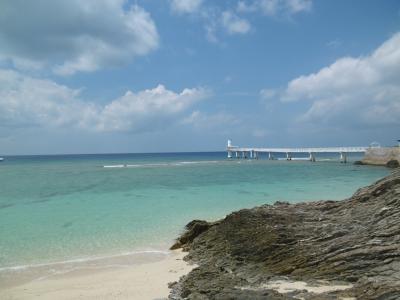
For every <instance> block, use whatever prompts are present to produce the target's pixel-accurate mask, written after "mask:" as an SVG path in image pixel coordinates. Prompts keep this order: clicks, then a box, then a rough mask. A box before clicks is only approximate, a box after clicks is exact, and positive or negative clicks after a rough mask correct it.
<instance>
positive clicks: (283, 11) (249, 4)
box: [237, 0, 312, 16]
mask: <svg viewBox="0 0 400 300" xmlns="http://www.w3.org/2000/svg"><path fill="white" fill-rule="evenodd" d="M311 8H312V0H252V1H244V0H241V1H239V2H238V5H237V11H238V12H243V13H246V12H259V11H260V12H262V13H263V14H264V15H267V16H279V15H288V16H291V15H294V14H297V13H300V12H308V11H310V10H311Z"/></svg>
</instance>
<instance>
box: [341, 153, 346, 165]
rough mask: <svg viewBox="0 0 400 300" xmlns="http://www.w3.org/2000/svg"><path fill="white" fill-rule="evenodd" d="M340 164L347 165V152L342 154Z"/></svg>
mask: <svg viewBox="0 0 400 300" xmlns="http://www.w3.org/2000/svg"><path fill="white" fill-rule="evenodd" d="M340 162H341V163H344V164H345V163H347V154H346V152H340Z"/></svg>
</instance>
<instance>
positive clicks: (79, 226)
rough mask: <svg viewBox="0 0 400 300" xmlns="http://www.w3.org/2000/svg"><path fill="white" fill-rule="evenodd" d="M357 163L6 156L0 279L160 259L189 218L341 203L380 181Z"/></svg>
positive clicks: (1, 168) (326, 158) (201, 156)
mask: <svg viewBox="0 0 400 300" xmlns="http://www.w3.org/2000/svg"><path fill="white" fill-rule="evenodd" d="M358 158H359V157H357V156H350V157H349V160H350V161H349V163H347V164H342V163H339V155H338V154H331V155H327V154H324V155H322V154H321V155H319V156H317V160H318V161H317V162H314V163H312V162H309V161H285V160H273V161H271V160H267V159H266V157H262V158H261V159H259V160H248V159H247V160H243V159H231V160H228V159H227V158H226V152H212V153H163V154H107V155H54V156H8V157H5V160H4V162H1V163H0V279H1V278H3V279H4V278H5V276H6V275H5V274H10V273H13V272H14V273H15V272H22V271H24V270H25V271H27V270H30V269H34V268H39V269H40V268H41V269H44V268H45V269H46V270H47V272H48V271H49V270H52V272H56V271H57V269H63V270H68V268H67V267H66V266H68V265H69V264H71V265H73V266H74V268H76V267H77V266H79V264H80V263H86V266H87V264H88V262H91V263H93V264H94V265H96V264H101V263H102V262H107V263H110V262H111V261H112V263H116V262H118V263H120V264H123V263H125V262H127V261H128V260H127V259H123V260H118V259H116V258H121V257H125V258H128V257H129V258H130V259H131V260H132V257H140V256H141V255H145V254H146V255H147V254H149V255H150V254H154V255H163V254H165V253H167V249H168V247H169V246H170V245H171V244H172V243H173V240H174V239H175V238H176V237H177V236H178V235H179V234H180V233H181V232H182V231H183V229H184V225H185V224H187V223H188V222H189V221H191V220H192V219H206V220H215V219H219V218H223V217H224V216H225V215H226V214H228V213H230V212H232V211H233V210H238V209H241V208H249V207H253V206H257V205H261V204H272V203H274V202H275V201H278V200H279V201H289V202H300V201H311V200H321V199H323V200H339V199H343V198H346V197H349V196H351V195H352V194H353V193H354V192H355V191H356V190H357V189H358V188H359V187H362V186H365V185H368V184H370V183H372V182H374V181H375V180H377V179H379V178H381V177H383V176H385V175H387V174H388V170H387V169H386V168H383V167H372V166H356V165H353V164H352V163H351V161H354V160H356V159H358ZM112 258H115V259H112ZM133 260H134V259H133ZM2 276H3V277H2ZM0 285H1V283H0Z"/></svg>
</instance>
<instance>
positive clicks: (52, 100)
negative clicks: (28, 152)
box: [0, 70, 209, 132]
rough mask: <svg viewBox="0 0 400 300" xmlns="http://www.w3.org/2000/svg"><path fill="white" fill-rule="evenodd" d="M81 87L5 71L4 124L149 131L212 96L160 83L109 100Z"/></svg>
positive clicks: (0, 84) (0, 86)
mask: <svg viewBox="0 0 400 300" xmlns="http://www.w3.org/2000/svg"><path fill="white" fill-rule="evenodd" d="M80 94H81V93H80V90H76V89H71V88H68V87H66V86H63V85H59V84H57V83H55V82H53V81H50V80H45V79H36V78H32V77H29V76H24V75H21V74H20V73H18V72H16V71H11V70H0V127H3V128H18V127H34V126H37V127H45V128H54V127H68V128H78V129H84V130H88V131H97V132H107V131H132V132H136V131H150V130H154V129H157V128H160V127H164V126H165V124H167V122H170V123H171V122H174V121H175V119H176V118H177V117H179V116H181V114H183V113H184V112H186V111H187V110H188V109H189V108H190V107H192V106H193V105H194V104H195V103H196V102H198V101H200V100H202V99H204V98H206V97H208V95H209V93H208V91H206V90H205V89H202V88H193V89H184V90H183V91H182V92H180V93H176V92H173V91H170V90H168V89H166V88H165V87H164V86H162V85H159V86H157V87H156V88H153V89H148V90H144V91H140V92H137V93H135V92H132V91H128V92H126V93H125V95H123V96H122V97H119V98H117V99H115V100H113V101H111V102H110V103H108V104H107V105H104V106H100V105H97V104H95V103H93V102H90V101H84V100H83V99H81V96H80Z"/></svg>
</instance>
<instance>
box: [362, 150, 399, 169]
mask: <svg viewBox="0 0 400 300" xmlns="http://www.w3.org/2000/svg"><path fill="white" fill-rule="evenodd" d="M399 162H400V147H378V148H369V149H367V151H366V152H365V154H364V158H363V159H362V164H364V165H379V166H387V167H389V168H395V167H396V166H399Z"/></svg>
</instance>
